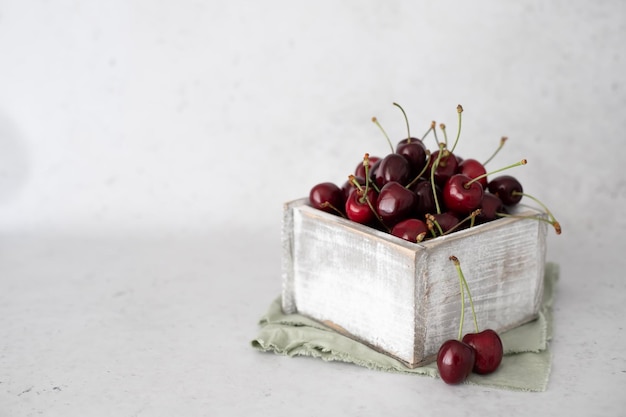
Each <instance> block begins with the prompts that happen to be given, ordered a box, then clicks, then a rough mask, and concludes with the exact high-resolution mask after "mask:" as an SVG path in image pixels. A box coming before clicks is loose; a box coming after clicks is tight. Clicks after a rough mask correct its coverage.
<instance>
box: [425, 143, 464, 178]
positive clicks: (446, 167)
mask: <svg viewBox="0 0 626 417" xmlns="http://www.w3.org/2000/svg"><path fill="white" fill-rule="evenodd" d="M438 157H439V151H435V152H433V153H432V155H431V156H430V161H429V163H428V172H430V170H431V169H432V167H433V165H434V163H435V162H436V161H437V158H438ZM458 166H459V164H458V162H457V160H456V157H455V156H454V154H452V153H450V152H448V151H445V154H443V155H442V156H441V158H440V159H439V163H438V164H437V168H436V169H435V173H434V177H435V183H436V184H437V185H439V186H441V187H443V186H444V184H445V183H446V181H448V179H449V178H450V177H451V176H453V175H454V174H456V172H457V168H458Z"/></svg>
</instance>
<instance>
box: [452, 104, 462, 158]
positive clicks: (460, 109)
mask: <svg viewBox="0 0 626 417" xmlns="http://www.w3.org/2000/svg"><path fill="white" fill-rule="evenodd" d="M456 112H457V113H458V114H459V128H458V130H457V132H456V139H455V140H454V145H452V149H451V150H450V152H453V153H454V150H455V149H456V145H457V143H459V137H460V136H461V120H462V117H461V114H462V113H463V107H462V106H461V105H460V104H459V105H458V106H456Z"/></svg>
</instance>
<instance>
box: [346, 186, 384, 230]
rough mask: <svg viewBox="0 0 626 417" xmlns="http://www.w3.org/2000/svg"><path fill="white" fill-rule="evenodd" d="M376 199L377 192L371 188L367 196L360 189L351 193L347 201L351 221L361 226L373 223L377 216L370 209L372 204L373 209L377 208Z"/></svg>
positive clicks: (347, 214)
mask: <svg viewBox="0 0 626 417" xmlns="http://www.w3.org/2000/svg"><path fill="white" fill-rule="evenodd" d="M376 198H377V196H376V191H374V190H373V189H371V188H370V189H369V190H368V191H367V194H366V195H364V193H363V192H362V191H361V190H359V189H358V188H355V189H354V190H352V191H351V192H350V194H349V195H348V199H347V200H346V205H345V210H346V216H347V217H348V218H349V219H350V220H352V221H354V222H357V223H361V224H368V223H371V222H373V221H374V219H376V214H375V213H374V212H373V211H372V209H371V208H370V204H372V207H376ZM368 200H369V204H368Z"/></svg>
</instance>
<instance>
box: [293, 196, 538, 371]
mask: <svg viewBox="0 0 626 417" xmlns="http://www.w3.org/2000/svg"><path fill="white" fill-rule="evenodd" d="M306 203H307V201H306V199H301V200H296V201H293V202H290V203H287V204H286V205H285V211H284V221H283V231H282V236H283V259H282V261H283V264H282V266H283V274H282V282H283V294H282V295H283V297H282V302H283V310H284V311H285V312H286V313H295V312H298V313H300V314H303V315H306V316H308V317H311V318H313V319H315V320H318V321H320V322H324V323H331V324H332V327H333V328H335V329H337V330H338V331H340V332H342V333H344V334H346V335H348V336H349V337H352V338H355V339H357V340H359V341H361V342H363V343H365V344H368V345H370V346H372V347H374V348H375V349H377V350H379V351H381V352H384V353H386V354H388V355H390V356H393V357H395V358H397V359H399V360H401V361H403V362H404V363H405V364H406V365H407V366H409V367H415V366H419V365H421V364H423V363H425V362H429V361H431V360H432V359H433V358H434V355H436V353H437V351H438V349H439V346H440V345H441V343H442V342H443V341H445V340H446V339H449V338H454V337H456V335H457V332H458V326H459V317H460V309H461V303H460V289H459V280H458V275H457V273H456V269H455V268H454V264H453V263H452V262H451V261H450V260H449V257H450V256H451V255H455V256H456V257H457V258H459V260H460V261H461V265H462V267H463V271H464V273H465V276H466V279H467V281H468V284H469V287H470V290H471V292H472V297H473V300H474V304H475V309H476V314H477V316H478V323H479V326H480V327H481V329H484V328H493V329H495V330H497V331H503V330H506V329H509V328H512V327H515V326H518V325H519V324H522V323H525V322H528V321H530V320H532V319H534V318H535V317H536V316H537V314H538V311H539V306H540V302H541V297H542V294H543V270H544V264H545V252H546V233H547V226H546V224H545V223H544V222H539V221H532V220H526V219H517V218H504V219H500V220H497V221H494V222H491V223H487V224H484V225H480V226H476V227H473V228H471V229H467V230H464V231H459V232H456V233H453V234H450V235H448V236H444V237H439V238H437V239H432V240H428V241H425V242H422V243H420V244H415V243H411V242H407V241H404V240H402V239H399V238H396V237H395V236H392V235H389V234H387V233H384V232H380V231H376V230H374V229H371V228H369V227H366V226H363V225H359V224H356V223H354V222H351V221H348V220H346V219H343V218H340V217H338V216H334V215H331V214H328V213H324V212H322V211H320V210H316V209H314V208H312V207H310V206H308V205H307V204H306ZM520 214H522V213H520ZM524 214H528V215H538V213H537V212H536V211H534V210H531V209H527V210H525V211H524ZM466 318H467V320H466V326H465V332H470V331H474V328H473V322H472V319H471V311H470V309H469V303H467V311H466Z"/></svg>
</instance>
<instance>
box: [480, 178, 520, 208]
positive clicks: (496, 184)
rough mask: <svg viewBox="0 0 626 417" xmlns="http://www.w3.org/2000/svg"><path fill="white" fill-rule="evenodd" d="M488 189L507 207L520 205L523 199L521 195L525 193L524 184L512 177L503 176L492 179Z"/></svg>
mask: <svg viewBox="0 0 626 417" xmlns="http://www.w3.org/2000/svg"><path fill="white" fill-rule="evenodd" d="M487 188H488V189H489V192H490V193H492V194H495V195H497V196H498V197H500V200H502V204H504V205H507V206H514V205H515V204H517V203H519V202H520V200H521V199H522V195H521V193H523V192H524V189H523V188H522V184H521V183H520V182H519V181H518V180H517V179H516V178H515V177H512V176H510V175H501V176H499V177H496V178H494V179H492V180H491V181H489V185H488V186H487ZM518 193H519V194H518Z"/></svg>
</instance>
